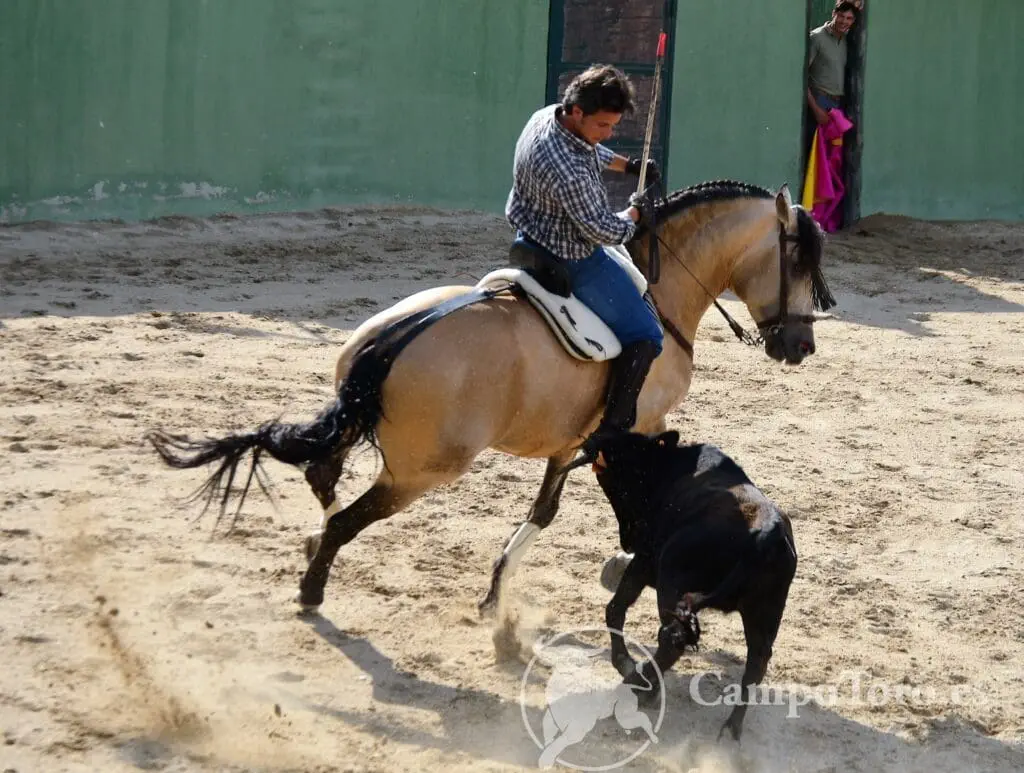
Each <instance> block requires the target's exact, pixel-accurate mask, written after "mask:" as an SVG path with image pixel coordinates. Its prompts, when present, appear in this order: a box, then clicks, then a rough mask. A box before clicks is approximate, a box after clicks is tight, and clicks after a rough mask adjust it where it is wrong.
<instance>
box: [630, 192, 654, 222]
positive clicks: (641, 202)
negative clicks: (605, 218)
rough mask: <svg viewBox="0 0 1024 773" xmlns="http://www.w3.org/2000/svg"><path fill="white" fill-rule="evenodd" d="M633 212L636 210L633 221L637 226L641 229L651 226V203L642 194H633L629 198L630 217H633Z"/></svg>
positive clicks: (652, 205) (652, 213) (652, 212)
mask: <svg viewBox="0 0 1024 773" xmlns="http://www.w3.org/2000/svg"><path fill="white" fill-rule="evenodd" d="M633 210H636V212H637V216H636V218H635V219H634V220H635V222H636V223H637V225H639V226H641V227H643V226H648V227H649V226H650V225H651V218H652V217H653V215H654V202H653V201H651V200H650V199H649V198H648V197H647V196H645V195H644V194H642V193H634V194H633V195H632V196H630V197H629V213H630V217H633Z"/></svg>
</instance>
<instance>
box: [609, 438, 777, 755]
mask: <svg viewBox="0 0 1024 773" xmlns="http://www.w3.org/2000/svg"><path fill="white" fill-rule="evenodd" d="M678 442H679V433H677V432H665V433H663V434H661V435H659V436H657V437H654V438H649V437H646V436H644V435H638V434H629V435H621V436H619V437H615V438H612V439H610V440H609V441H607V442H605V443H604V444H603V445H602V447H601V449H600V451H601V455H600V458H599V460H598V463H597V464H595V470H596V472H597V480H598V482H599V483H600V485H601V488H602V489H603V490H604V492H605V494H606V495H607V497H608V501H609V502H610V503H611V505H612V509H613V510H614V511H615V516H616V518H617V519H618V522H619V538H620V541H621V544H622V549H623V550H625V551H627V552H629V553H633V554H634V558H633V559H632V560H631V561H630V562H629V564H628V566H627V567H626V569H625V572H624V573H623V575H622V578H621V580H620V581H619V584H618V587H617V588H616V589H615V595H614V597H613V598H612V600H611V601H610V602H609V603H608V607H607V610H606V624H607V626H608V628H609V629H610V630H612V631H619V632H621V631H622V630H623V625H624V624H625V621H626V610H627V609H628V608H629V607H630V606H632V605H633V604H634V603H635V602H636V600H637V599H638V598H640V594H641V593H642V592H643V590H644V588H645V587H651V588H654V589H655V590H656V592H657V595H658V609H659V611H660V618H661V627H660V629H659V631H658V648H657V651H656V652H655V654H654V660H655V662H656V663H657V665H658V668H659V669H661V671H662V672H664V671H666V670H667V669H669V668H671V667H672V665H673V664H675V662H676V661H677V660H678V659H679V658H680V656H681V655H682V654H683V652H684V651H685V648H686V647H687V646H692V647H696V645H697V642H698V641H699V639H700V625H699V622H698V619H697V613H698V612H700V610H701V609H704V608H707V607H710V608H712V609H718V610H721V611H723V612H739V613H740V616H741V617H742V619H743V632H744V636H745V638H746V641H747V663H746V668H745V670H744V672H743V679H742V685H741V690H742V695H743V702H742V703H739V704H737V705H736V706H735V707H734V708H733V711H732V713H731V714H730V716H729V718H728V720H727V721H726V722H725V724H724V725H723V726H722V730H721V732H720V733H719V736H721V733H722V732H724V731H725V729H726V728H728V729H729V730H730V731H731V733H732V736H733V738H734V739H736V740H737V741H738V740H739V738H740V734H741V732H742V728H743V717H744V714H745V713H746V708H747V707H746V704H747V703H749V702H751V696H752V692H751V685H755V684H757V683H759V682H760V681H761V680H762V679H763V678H764V675H765V671H766V670H767V668H768V660H769V659H770V658H771V655H772V645H773V644H774V642H775V637H776V635H777V634H778V630H779V623H780V622H781V621H782V613H783V610H784V609H785V606H786V597H787V595H788V593H789V586H790V583H791V582H792V580H793V576H794V574H795V573H796V564H797V556H796V547H795V546H794V543H793V530H792V526H791V524H790V521H789V518H788V517H787V516H786V515H785V513H783V512H782V511H780V510H779V509H778V508H777V507H776V506H775V505H774V504H773V503H772V502H771V501H770V500H769V499H768V498H767V497H766V496H765V495H764V494H762V493H761V491H759V490H758V489H757V487H756V486H754V484H753V483H752V482H751V481H750V479H749V478H747V476H746V474H745V473H744V472H743V470H742V469H740V467H739V466H738V465H737V464H736V463H735V462H734V461H733V460H732V459H730V458H729V457H728V456H726V455H725V454H723V453H722V452H721V451H720V450H719V449H718V448H716V447H714V446H710V445H689V446H679V445H678ZM612 662H613V663H614V665H615V667H616V668H617V669H618V671H619V673H620V674H622V675H623V677H625V678H626V681H627V682H634V681H635V682H636V683H638V684H651V683H654V684H655V685H657V680H655V679H654V678H653V677H654V674H653V672H652V670H651V669H650V664H645V665H644V668H643V669H642V670H641V671H640V672H638V671H637V668H636V663H635V662H634V661H633V658H632V657H631V656H630V654H629V652H628V650H627V649H626V645H625V642H624V641H623V639H622V637H621V636H619V635H616V634H613V635H612Z"/></svg>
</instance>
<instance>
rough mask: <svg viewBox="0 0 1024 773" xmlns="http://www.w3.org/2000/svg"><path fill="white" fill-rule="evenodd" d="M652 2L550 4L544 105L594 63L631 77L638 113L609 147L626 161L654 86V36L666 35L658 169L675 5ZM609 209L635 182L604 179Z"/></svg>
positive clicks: (636, 145)
mask: <svg viewBox="0 0 1024 773" xmlns="http://www.w3.org/2000/svg"><path fill="white" fill-rule="evenodd" d="M658 6H659V4H658V3H652V2H650V0H646V1H645V0H606V2H603V3H601V4H600V5H598V4H596V3H594V2H593V0H551V18H550V21H549V25H548V72H547V93H546V99H547V104H551V103H553V102H557V101H558V100H559V99H560V98H561V94H562V92H563V91H564V89H565V87H566V86H567V85H568V84H569V81H571V80H572V78H573V77H574V76H576V75H578V74H579V73H580V72H582V71H583V70H585V69H587V68H588V67H589V66H590V65H592V64H598V63H600V64H612V65H615V66H616V67H618V68H620V69H621V70H622V71H623V72H625V73H626V74H627V75H629V76H630V78H631V80H632V81H633V84H634V86H635V87H636V92H637V109H636V112H635V113H634V114H633V115H632V116H628V117H623V119H622V122H621V123H620V124H619V127H618V130H617V132H616V135H615V136H614V137H613V138H612V139H611V140H609V141H608V143H607V145H608V147H610V148H611V149H612V150H614V151H615V152H616V153H620V154H622V155H624V156H631V155H639V154H640V153H641V152H642V151H643V143H644V134H645V132H646V129H647V114H648V110H649V106H650V101H651V92H652V87H653V85H654V64H655V54H656V52H657V46H658V34H659V33H660V32H662V31H664V32H667V33H668V45H667V48H666V50H665V63H664V65H663V67H662V73H661V88H660V94H661V95H660V97H659V104H658V110H657V115H656V119H655V127H654V136H653V139H652V142H651V157H652V158H654V159H656V160H657V162H658V165H659V167H660V168H661V169H663V170H664V169H666V168H667V165H668V137H669V115H670V114H671V106H670V101H671V97H672V62H673V54H674V50H675V45H674V37H675V35H674V34H673V33H674V31H675V17H676V0H664V2H663V3H661V5H660V8H659V7H658ZM606 183H607V186H608V192H609V196H610V197H611V199H612V202H613V204H615V205H616V206H620V205H622V204H624V203H625V201H626V199H627V198H628V197H629V194H630V193H631V192H632V191H633V190H635V185H636V181H635V179H633V178H631V177H623V175H621V174H608V175H607V176H606Z"/></svg>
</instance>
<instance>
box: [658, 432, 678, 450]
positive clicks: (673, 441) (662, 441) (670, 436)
mask: <svg viewBox="0 0 1024 773" xmlns="http://www.w3.org/2000/svg"><path fill="white" fill-rule="evenodd" d="M657 442H658V445H659V446H664V447H665V448H675V447H676V446H678V445H679V433H678V432H676V431H675V430H674V429H670V430H669V431H668V432H662V433H661V434H660V435H658V437H657Z"/></svg>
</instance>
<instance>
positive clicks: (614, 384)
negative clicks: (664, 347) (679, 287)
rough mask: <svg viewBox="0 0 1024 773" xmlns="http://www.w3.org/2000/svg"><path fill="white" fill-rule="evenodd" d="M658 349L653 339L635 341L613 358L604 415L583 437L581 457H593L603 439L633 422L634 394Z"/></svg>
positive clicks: (644, 377)
mask: <svg viewBox="0 0 1024 773" xmlns="http://www.w3.org/2000/svg"><path fill="white" fill-rule="evenodd" d="M658 351H659V350H658V345H657V344H656V343H654V342H653V341H637V342H636V343H633V344H628V345H626V346H624V347H622V353H621V354H619V356H618V357H616V358H615V359H614V360H612V363H611V374H610V375H609V377H608V394H607V398H606V403H605V409H604V418H602V419H601V423H600V424H599V425H598V427H597V429H596V430H594V432H593V434H592V435H591V436H590V437H588V438H587V439H586V440H584V441H583V445H582V446H581V448H580V450H581V451H583V455H584V457H586V458H587V459H590V460H591V461H593V460H596V459H597V452H598V446H599V445H600V443H601V441H602V440H604V439H606V438H608V437H610V436H612V435H616V434H620V433H622V432H629V430H630V428H632V426H633V424H634V423H635V422H636V401H637V398H638V397H639V396H640V390H641V389H642V388H643V385H644V381H645V380H646V379H647V373H648V372H649V371H650V369H651V364H652V363H653V362H654V360H655V358H657V356H658Z"/></svg>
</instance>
